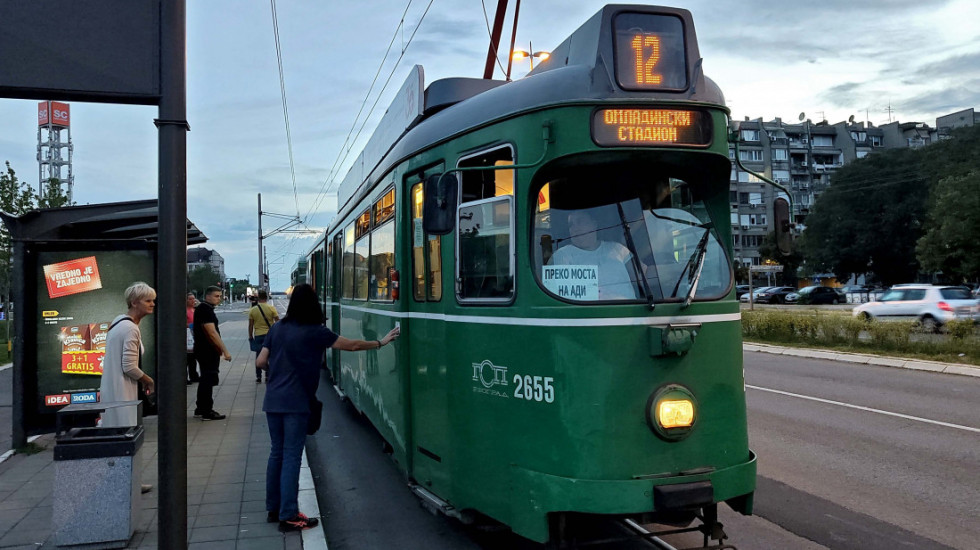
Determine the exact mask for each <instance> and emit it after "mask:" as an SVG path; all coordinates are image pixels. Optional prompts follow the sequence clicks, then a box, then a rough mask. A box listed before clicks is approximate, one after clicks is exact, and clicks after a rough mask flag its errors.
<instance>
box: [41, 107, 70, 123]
mask: <svg viewBox="0 0 980 550" xmlns="http://www.w3.org/2000/svg"><path fill="white" fill-rule="evenodd" d="M70 121H71V116H70V111H69V108H68V104H67V103H61V102H60V101H42V102H40V103H38V104H37V125H38V126H47V125H48V124H53V125H55V126H63V127H65V128H67V127H68V124H69V122H70Z"/></svg>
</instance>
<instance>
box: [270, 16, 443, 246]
mask: <svg viewBox="0 0 980 550" xmlns="http://www.w3.org/2000/svg"><path fill="white" fill-rule="evenodd" d="M271 1H272V2H273V3H274V1H275V0H271ZM412 1H413V0H409V1H408V3H407V4H406V6H405V10H404V11H403V12H402V17H401V19H400V20H399V23H398V26H397V27H396V28H395V32H394V33H393V34H392V37H391V40H390V41H389V43H388V49H387V50H386V51H385V55H384V57H383V58H382V60H381V63H380V64H379V65H378V70H377V71H376V72H375V75H374V79H373V80H372V82H371V86H370V87H369V88H368V91H367V92H366V93H365V96H364V100H363V101H362V102H361V108H360V110H359V111H358V114H357V116H356V117H355V118H354V121H353V122H352V123H351V128H350V130H348V132H347V137H346V138H345V139H344V144H343V145H342V146H341V148H340V151H338V153H337V159H336V160H335V161H334V164H333V166H332V167H331V168H330V171H329V172H328V175H327V178H326V179H325V180H324V182H323V185H321V186H320V190H319V191H318V192H317V196H316V197H315V198H314V200H313V202H312V203H311V206H310V208H309V210H307V212H306V214H305V215H304V216H302V217H300V214H299V202H298V200H297V208H296V217H297V218H299V223H300V225H301V226H302V227H304V228H306V229H310V230H312V229H311V228H310V227H309V226H308V225H307V224H306V222H308V221H309V219H310V215H311V213H312V212H313V211H314V210H315V209H316V208H317V207H319V205H320V204H322V202H323V200H324V198H325V197H326V196H327V194H328V193H329V188H327V189H325V188H326V187H327V185H328V184H329V183H330V182H331V180H332V178H333V176H334V174H335V173H336V170H337V167H338V165H339V164H341V163H342V162H343V161H344V160H346V158H347V157H346V156H344V157H343V159H341V154H342V153H343V151H344V148H345V147H347V145H348V143H349V142H350V141H351V135H352V134H353V132H354V128H355V127H356V126H357V122H358V119H359V118H360V116H361V113H362V112H363V111H364V106H365V105H366V104H367V101H368V99H370V96H371V92H372V91H373V90H374V86H375V84H376V83H377V80H378V77H379V76H380V75H381V71H382V69H383V68H384V64H385V62H386V61H387V59H388V55H389V54H390V52H391V48H392V46H393V45H394V43H395V40H396V39H397V38H398V32H399V29H401V28H402V27H403V26H404V23H405V17H406V15H407V14H408V10H409V9H410V8H411V6H412ZM431 5H432V2H431V1H430V2H429V6H430V7H431ZM426 12H428V7H427V8H426ZM423 18H424V15H423ZM419 24H421V20H420V21H419ZM413 36H414V33H413ZM278 40H279V39H278V31H277V35H276V44H277V52H278ZM405 48H407V46H406V45H404V38H403V49H402V53H403V54H404V50H405ZM399 59H400V58H399ZM280 67H281V62H280ZM396 67H397V65H396ZM393 70H394V69H393ZM280 74H281V70H280ZM368 116H370V114H369V115H368ZM287 135H288V125H287ZM355 139H356V138H355ZM290 159H292V152H291V149H290ZM293 191H294V195H295V191H296V189H295V178H294V187H293ZM296 239H297V237H296V236H294V235H289V236H288V237H287V238H286V239H284V240H283V241H282V243H281V244H280V245H279V246H278V248H277V249H276V250H275V251H274V253H279V252H280V251H282V250H283V249H284V248H286V247H287V246H288V247H289V250H290V252H291V251H292V246H293V245H294V244H295V241H296Z"/></svg>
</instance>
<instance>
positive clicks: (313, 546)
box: [299, 448, 328, 550]
mask: <svg viewBox="0 0 980 550" xmlns="http://www.w3.org/2000/svg"><path fill="white" fill-rule="evenodd" d="M299 509H300V510H305V513H306V515H308V516H309V517H311V518H319V517H320V505H319V503H317V500H316V485H315V483H314V482H313V473H312V471H311V470H310V463H309V462H307V460H306V449H305V448H304V449H303V462H302V463H301V464H300V468H299ZM302 534H303V550H321V549H322V550H328V549H327V537H326V534H325V533H324V531H323V518H320V524H319V525H317V526H316V527H315V528H313V529H305V530H303V531H302Z"/></svg>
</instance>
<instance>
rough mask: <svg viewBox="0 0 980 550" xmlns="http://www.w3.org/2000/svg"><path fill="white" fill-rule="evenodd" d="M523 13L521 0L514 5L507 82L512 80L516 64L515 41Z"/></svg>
mask: <svg viewBox="0 0 980 550" xmlns="http://www.w3.org/2000/svg"><path fill="white" fill-rule="evenodd" d="M520 14H521V0H517V4H516V5H515V6H514V28H512V29H511V31H510V49H509V50H507V75H506V79H507V82H510V69H511V66H512V65H513V64H514V41H515V40H516V39H517V17H518V16H519V15H520Z"/></svg>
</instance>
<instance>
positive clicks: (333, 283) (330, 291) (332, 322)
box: [325, 232, 344, 386]
mask: <svg viewBox="0 0 980 550" xmlns="http://www.w3.org/2000/svg"><path fill="white" fill-rule="evenodd" d="M327 251H328V252H327V256H328V257H329V258H330V259H329V261H328V264H329V266H328V267H327V272H328V275H327V292H326V295H327V299H326V302H327V304H326V308H327V311H326V312H325V314H326V316H327V326H328V327H330V330H332V331H334V332H335V333H337V334H340V281H341V279H340V270H341V266H342V265H343V254H344V247H343V232H340V233H337V235H336V236H335V237H334V238H333V241H331V242H330V243H329V244H328V245H327ZM329 353H330V356H329V357H328V358H327V368H328V369H330V372H331V373H332V374H333V382H334V384H337V385H338V386H339V385H340V353H338V352H336V351H334V350H329Z"/></svg>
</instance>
